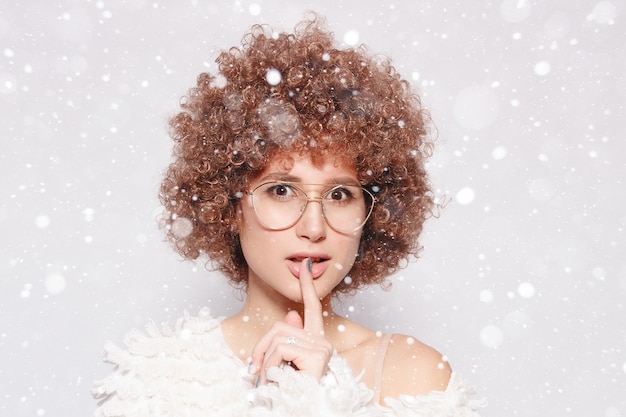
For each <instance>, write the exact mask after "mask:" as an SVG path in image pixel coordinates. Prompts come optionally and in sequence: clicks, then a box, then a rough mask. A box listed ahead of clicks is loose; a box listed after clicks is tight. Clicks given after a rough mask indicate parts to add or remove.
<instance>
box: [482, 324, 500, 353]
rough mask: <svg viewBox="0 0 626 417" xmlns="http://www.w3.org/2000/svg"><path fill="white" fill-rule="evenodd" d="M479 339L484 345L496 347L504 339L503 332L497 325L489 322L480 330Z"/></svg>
mask: <svg viewBox="0 0 626 417" xmlns="http://www.w3.org/2000/svg"><path fill="white" fill-rule="evenodd" d="M480 341H481V343H482V344H483V345H484V346H485V347H488V348H491V349H497V348H498V347H499V346H500V345H501V344H502V342H503V341H504V333H503V332H502V330H501V329H500V328H499V327H498V326H494V325H492V324H490V325H487V326H485V327H483V328H482V330H481V331H480Z"/></svg>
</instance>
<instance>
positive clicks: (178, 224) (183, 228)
mask: <svg viewBox="0 0 626 417" xmlns="http://www.w3.org/2000/svg"><path fill="white" fill-rule="evenodd" d="M170 231H171V232H172V234H173V235H174V236H176V237H177V238H180V239H182V238H185V237H187V236H189V235H190V234H191V232H192V231H193V223H192V222H191V220H189V219H188V218H186V217H177V218H176V219H175V220H174V221H173V222H172V226H171V229H170Z"/></svg>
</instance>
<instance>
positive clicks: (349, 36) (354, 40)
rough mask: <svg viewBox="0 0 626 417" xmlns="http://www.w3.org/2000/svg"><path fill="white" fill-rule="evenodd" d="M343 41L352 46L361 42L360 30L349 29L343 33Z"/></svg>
mask: <svg viewBox="0 0 626 417" xmlns="http://www.w3.org/2000/svg"><path fill="white" fill-rule="evenodd" d="M343 41H344V42H345V43H346V44H348V45H350V46H356V45H357V44H358V43H359V32H358V31H357V30H349V31H347V32H346V33H344V34H343Z"/></svg>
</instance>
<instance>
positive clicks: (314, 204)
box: [296, 197, 328, 242]
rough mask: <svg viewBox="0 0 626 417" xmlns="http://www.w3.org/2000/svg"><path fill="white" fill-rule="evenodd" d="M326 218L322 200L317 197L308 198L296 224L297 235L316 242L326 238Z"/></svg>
mask: <svg viewBox="0 0 626 417" xmlns="http://www.w3.org/2000/svg"><path fill="white" fill-rule="evenodd" d="M327 227H328V225H327V224H326V219H325V218H324V214H323V212H322V202H321V200H320V199H319V198H311V197H309V198H308V204H307V205H306V207H305V208H304V213H302V217H300V220H298V223H297V224H296V233H297V234H298V237H300V238H303V239H309V240H311V241H312V242H318V241H321V240H324V239H325V238H326V233H327Z"/></svg>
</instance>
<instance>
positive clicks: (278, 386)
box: [93, 309, 485, 417]
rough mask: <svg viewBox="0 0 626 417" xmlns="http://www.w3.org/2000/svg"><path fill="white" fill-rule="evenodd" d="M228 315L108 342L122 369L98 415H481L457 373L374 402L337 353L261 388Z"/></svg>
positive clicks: (273, 376)
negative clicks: (230, 334)
mask: <svg viewBox="0 0 626 417" xmlns="http://www.w3.org/2000/svg"><path fill="white" fill-rule="evenodd" d="M221 321H222V319H221V318H218V319H215V318H212V317H211V316H210V314H209V312H208V310H206V309H205V310H203V311H201V312H200V314H199V315H198V316H190V315H188V314H186V315H185V317H184V318H181V319H180V320H178V322H177V323H176V327H175V329H173V330H172V329H168V328H165V329H163V330H159V329H158V328H157V327H156V326H155V325H154V324H152V325H149V326H148V327H147V329H146V330H147V335H146V334H142V333H140V332H137V331H132V332H130V333H129V334H128V335H127V336H126V338H125V343H126V345H127V347H128V349H126V350H124V349H121V348H119V347H117V346H116V345H114V344H113V343H106V344H105V351H106V354H105V359H106V360H107V361H108V362H111V363H112V364H114V365H115V370H114V372H113V373H112V374H111V375H110V376H108V377H107V378H105V379H103V380H101V381H97V382H96V386H95V388H94V390H93V394H94V397H96V398H97V399H99V400H100V403H99V405H98V408H97V409H96V412H95V414H94V416H95V417H214V416H220V417H235V416H237V417H243V416H249V417H266V416H267V417H270V416H271V417H279V416H280V417H299V416H302V417H309V416H310V417H320V416H324V417H346V416H358V417H374V416H397V417H418V416H419V417H425V416H429V417H431V416H432V417H478V414H477V410H478V409H479V408H481V407H483V406H484V405H485V401H484V400H471V399H470V396H471V395H472V394H473V393H474V391H473V389H472V388H471V387H470V386H469V385H468V384H467V382H466V381H464V380H463V379H461V378H460V376H459V375H458V374H456V373H453V374H452V377H451V379H450V382H449V385H448V387H447V389H446V390H445V391H433V392H431V393H430V394H428V395H418V396H408V395H401V396H400V397H399V398H386V399H385V403H386V406H381V405H379V404H371V402H370V400H371V398H372V395H373V393H372V390H371V389H369V388H368V387H367V386H366V385H365V384H364V383H362V382H359V381H358V378H355V377H354V376H353V373H352V371H351V369H350V368H349V367H348V364H347V362H346V361H345V360H344V359H342V358H341V357H339V356H338V355H337V354H333V356H332V358H331V360H330V363H329V364H328V368H329V370H328V373H327V374H326V375H325V376H324V378H322V380H321V381H320V382H317V381H316V380H315V379H314V378H312V377H310V376H308V375H304V374H301V373H298V372H296V371H295V370H294V369H293V368H291V367H289V366H286V367H284V368H271V369H270V370H269V371H268V379H270V380H271V381H273V382H271V383H269V384H263V385H260V386H259V387H257V388H255V386H254V383H255V380H256V376H251V375H249V374H248V372H247V365H245V364H244V363H242V362H241V360H240V359H239V358H238V357H237V356H235V354H234V353H233V352H232V351H231V350H230V348H229V347H228V345H227V344H226V341H225V340H224V336H223V334H222V330H221V325H220V324H221Z"/></svg>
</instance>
